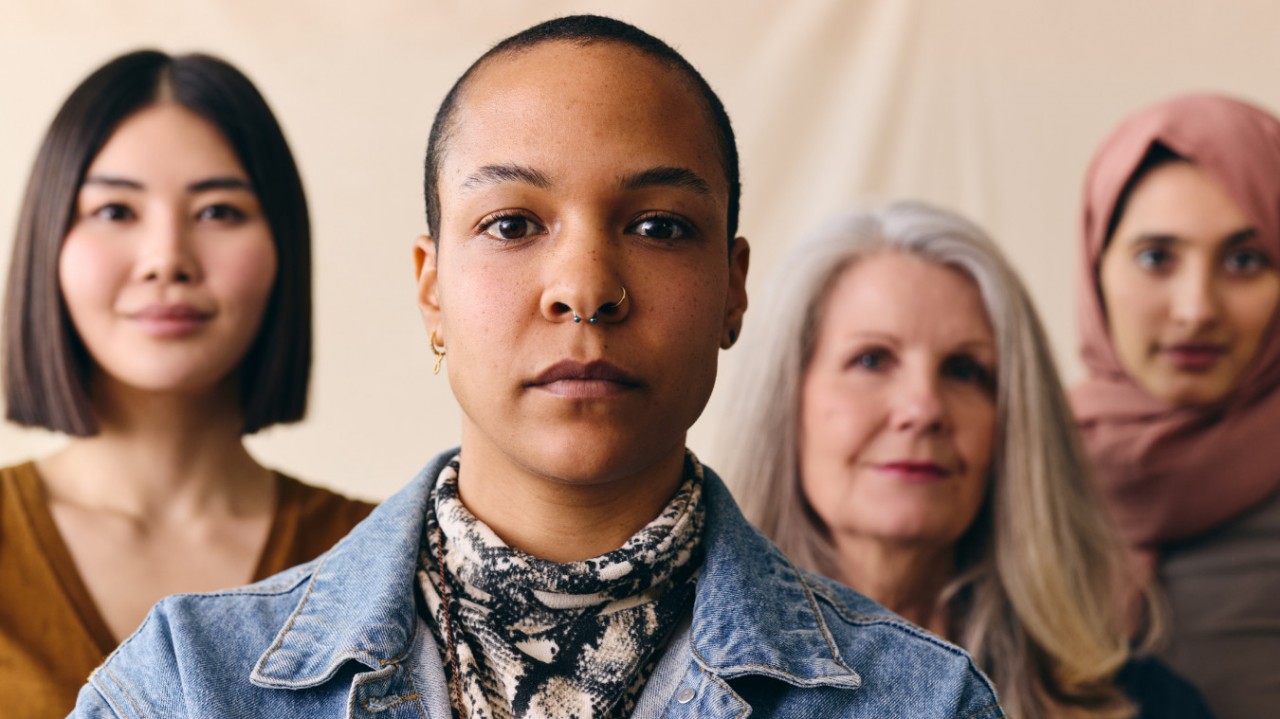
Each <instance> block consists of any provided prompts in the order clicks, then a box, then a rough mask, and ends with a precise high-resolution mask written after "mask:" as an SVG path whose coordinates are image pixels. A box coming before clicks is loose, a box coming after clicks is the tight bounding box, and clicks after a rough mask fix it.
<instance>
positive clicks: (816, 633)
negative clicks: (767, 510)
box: [690, 470, 862, 688]
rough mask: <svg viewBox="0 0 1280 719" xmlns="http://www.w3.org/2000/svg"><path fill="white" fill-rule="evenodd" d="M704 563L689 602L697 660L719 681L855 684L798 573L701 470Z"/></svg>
mask: <svg viewBox="0 0 1280 719" xmlns="http://www.w3.org/2000/svg"><path fill="white" fill-rule="evenodd" d="M703 496H704V497H705V498H706V501H707V523H706V527H705V535H704V537H703V542H704V544H705V547H706V560H705V565H704V567H703V571H702V577H701V579H700V580H699V581H698V594H697V599H696V600H695V603H694V610H693V628H692V632H691V635H690V637H691V643H692V645H693V654H694V658H695V661H697V662H698V664H699V665H701V666H702V667H703V668H704V669H705V670H706V671H708V672H711V673H712V674H715V675H716V676H718V677H720V678H722V679H726V680H727V679H734V678H737V677H741V676H746V675H752V674H754V675H763V676H768V677H772V678H774V679H779V680H781V681H784V682H787V683H788V684H791V685H793V686H800V687H806V686H832V687H845V688H857V687H859V686H861V684H862V678H861V676H860V675H859V673H858V672H857V671H855V670H854V669H853V668H852V667H850V666H849V665H848V664H847V663H846V662H845V660H844V658H843V657H842V656H841V655H840V651H839V649H838V648H837V646H836V642H835V641H834V640H833V638H832V636H831V633H830V631H829V630H828V628H827V624H826V621H825V619H824V618H823V616H822V613H821V611H820V610H819V607H818V599H817V598H816V597H815V596H814V593H813V591H812V589H811V588H810V587H809V586H808V584H806V582H805V580H804V578H803V575H802V574H801V572H800V570H799V569H797V568H796V566H795V565H793V564H792V563H791V562H790V561H789V560H788V559H787V558H786V557H784V556H783V554H782V552H781V551H779V550H778V548H777V547H775V546H774V545H773V544H772V543H771V542H769V541H768V540H766V539H765V538H764V537H763V536H762V535H761V534H760V533H759V532H758V531H756V530H755V529H754V528H753V527H751V525H749V524H748V523H747V521H746V519H744V518H743V516H742V513H741V512H740V511H739V510H738V507H737V505H736V504H735V503H734V501H733V499H732V497H731V496H730V494H729V490H728V489H727V488H726V487H725V485H724V483H723V482H721V480H720V478H719V477H717V476H716V475H715V473H714V472H712V471H710V470H707V472H706V488H705V492H704V494H703Z"/></svg>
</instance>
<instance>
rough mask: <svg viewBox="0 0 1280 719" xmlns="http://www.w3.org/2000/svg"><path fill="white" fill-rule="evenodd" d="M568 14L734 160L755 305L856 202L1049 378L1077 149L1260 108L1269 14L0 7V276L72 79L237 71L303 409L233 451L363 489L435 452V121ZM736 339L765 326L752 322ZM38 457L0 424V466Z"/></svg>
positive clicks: (724, 7)
mask: <svg viewBox="0 0 1280 719" xmlns="http://www.w3.org/2000/svg"><path fill="white" fill-rule="evenodd" d="M582 11H594V12H603V13H607V14H612V15H615V16H618V17H621V18H623V19H626V20H629V21H631V22H634V23H636V24H638V25H640V26H641V27H643V28H645V29H647V30H649V31H651V32H653V33H654V34H656V35H658V36H660V37H662V38H664V39H665V40H667V41H668V42H670V43H672V44H673V45H675V46H676V47H677V48H678V49H680V50H681V51H682V52H684V53H685V54H686V55H687V56H688V57H689V59H690V60H691V61H692V62H693V63H694V65H696V66H697V67H699V68H700V69H701V70H702V72H703V73H704V75H705V76H706V77H707V79H708V80H709V81H710V82H711V84H712V86H713V87H715V88H716V89H717V91H718V92H719V93H720V94H721V96H722V97H723V99H724V101H725V104H726V105H727V106H728V109H729V112H730V115H731V116H732V118H733V120H734V124H735V127H736V129H737V132H738V138H739V145H740V148H741V152H742V165H743V178H744V182H745V194H744V199H743V222H742V227H743V232H744V233H745V234H746V235H747V236H748V237H750V238H751V240H752V243H753V247H754V253H753V254H754V258H753V263H752V264H753V266H752V275H753V277H752V281H751V286H752V287H756V288H758V287H760V286H761V284H762V281H763V279H764V278H765V276H766V274H767V273H768V270H769V269H770V266H771V265H772V263H773V262H774V261H775V260H776V259H777V258H778V257H779V256H780V254H781V253H782V252H784V251H785V250H786V248H787V247H788V246H789V245H790V244H791V243H793V242H794V241H795V240H796V239H797V238H798V237H800V236H802V235H803V234H804V233H806V232H808V231H810V230H811V229H812V228H813V227H815V226H816V225H818V224H820V223H821V222H822V221H823V220H824V218H826V217H828V216H830V215H831V214H833V213H835V212H837V211H839V210H841V209H844V208H847V207H850V206H852V205H854V204H855V203H857V202H859V201H865V200H866V199H867V198H873V199H874V198H881V199H884V198H897V197H917V198H923V199H927V200H931V201H934V202H938V203H942V204H945V205H949V206H951V207H954V208H957V209H959V210H962V211H963V212H965V213H967V214H969V215H970V216H972V217H973V218H974V219H976V220H978V221H979V222H981V223H982V224H984V225H985V226H986V227H988V228H989V229H990V231H991V232H992V233H993V234H994V236H995V237H996V239H997V240H998V241H999V242H1000V243H1001V244H1002V245H1003V246H1004V247H1005V248H1006V249H1007V251H1008V252H1009V254H1010V255H1011V257H1012V259H1013V261H1014V263H1015V264H1016V265H1017V266H1018V267H1019V268H1020V269H1021V271H1022V272H1023V276H1024V277H1025V278H1026V280H1027V282H1028V284H1029V285H1030V286H1031V288H1032V291H1033V293H1034V295H1035V297H1036V299H1037V301H1038V303H1039V306H1040V309H1041V311H1042V314H1043V316H1044V318H1045V321H1046V322H1047V324H1048V326H1049V329H1050V332H1051V335H1052V337H1053V341H1054V344H1055V348H1056V350H1057V355H1058V357H1059V359H1060V361H1061V364H1062V366H1063V368H1064V370H1065V371H1066V374H1067V376H1068V377H1072V378H1074V377H1078V375H1079V363H1078V361H1077V359H1076V358H1075V342H1074V336H1073V332H1074V329H1073V321H1072V316H1071V306H1072V305H1071V292H1072V287H1071V277H1072V272H1073V267H1074V265H1073V262H1074V258H1075V254H1074V252H1075V229H1076V222H1077V219H1076V203H1077V194H1078V190H1079V185H1080V176H1081V173H1082V171H1083V169H1084V166H1085V163H1086V162H1087V159H1088V155H1089V153H1090V151H1091V150H1092V147H1093V145H1094V144H1095V143H1096V142H1097V141H1098V140H1099V139H1100V138H1101V136H1102V135H1103V134H1104V133H1105V132H1106V131H1107V129H1108V128H1109V127H1110V126H1111V125H1112V124H1113V123H1114V122H1115V121H1116V120H1117V119H1118V118H1120V117H1121V116H1122V115H1123V114H1125V113H1126V112H1127V111H1128V110H1130V109H1132V108H1134V107H1136V106H1138V105H1141V104H1143V103H1146V102H1149V101H1152V100H1155V99H1158V98H1161V97H1164V96H1166V95H1169V94H1172V93H1176V92H1182V91H1187V90H1193V89H1213V90H1219V91H1225V92H1230V93H1235V94H1239V95H1241V96H1244V97H1247V98H1251V99H1253V100H1254V101H1257V102H1259V103H1261V104H1263V105H1265V106H1268V107H1271V108H1280V76H1278V75H1277V69H1278V68H1280V43H1277V42H1276V37H1277V35H1278V34H1280V5H1277V4H1275V3H1272V2H1267V1H1265V0H1256V1H1249V0H1237V1H1236V2H1232V3H1225V2H1220V1H1214V0H1075V1H1074V2H1070V3H1065V2H1056V1H1050V0H1039V1H1037V0H936V1H927V0H865V1H861V2H854V1H849V0H845V1H839V0H795V1H793V2H788V3H782V2H750V1H747V0H722V1H720V2H691V1H689V0H684V1H680V2H676V1H663V2H586V1H582V2H570V1H567V0H558V1H555V2H512V1H506V2H479V1H472V2H463V1H461V0H453V1H450V0H360V1H359V2H350V0H337V1H332V2H328V1H326V2H320V1H318V0H307V1H303V0H206V1H205V2H196V1H194V0H187V1H178V0H111V1H110V2H89V1H87V0H79V1H71V0H47V1H45V2H32V1H30V0H0V259H3V264H4V265H5V266H7V262H8V255H9V247H10V245H11V242H12V232H13V228H14V226H15V224H16V221H17V217H16V216H17V206H18V202H19V200H20V198H21V194H22V191H23V188H24V186H25V183H26V177H27V173H28V172H29V171H30V166H31V162H32V159H33V157H34V154H35V149H36V145H37V142H38V141H39V138H40V136H41V135H42V133H43V132H44V129H45V126H46V125H47V123H48V122H49V120H50V119H51V118H52V116H53V114H54V112H55V110H56V109H57V107H58V105H59V103H61V102H62V100H63V99H64V97H65V96H66V94H67V93H68V92H69V91H70V89H71V88H72V87H73V86H74V85H75V84H76V83H77V82H79V81H80V80H81V79H82V78H83V77H84V75H85V74H86V73H88V72H89V71H90V70H91V69H92V68H94V67H96V66H97V65H98V64H100V63H101V62H103V61H105V60H107V59H108V58H110V57H112V56H114V55H116V54H119V53H120V52H123V51H126V50H129V49H132V48H136V47H139V46H156V47H159V48H161V49H165V50H170V51H187V50H204V51H209V52H213V53H215V54H218V55H222V56H223V57H225V58H227V59H229V60H231V61H233V62H235V63H236V64H238V65H239V66H240V67H241V68H242V69H243V70H245V72H247V73H248V74H249V75H250V76H251V77H252V78H253V79H254V80H255V81H256V82H257V83H258V84H259V86H260V87H261V89H262V90H263V92H264V93H265V94H266V96H267V98H268V99H269V101H270V102H271V104H272V106H273V107H274V109H275V110H276V112H277V114H278V115H279V117H280V120H281V122H282V123H283V125H284V128H285V132H286V134H287V135H288V137H289V139H290V141H291V142H292V145H293V149H294V151H295V153H296V155H297V157H298V159H299V163H300V165H301V167H302V172H303V178H304V181H305V182H306V186H307V190H308V194H309V198H310V201H311V206H312V210H313V220H314V226H315V273H316V292H317V295H316V329H317V336H318V345H317V351H316V360H315V374H314V382H313V389H312V395H311V401H312V403H311V412H310V417H309V418H308V420H307V421H306V422H305V423H303V424H300V425H297V426H293V427H287V428H278V429H275V430H271V431H268V432H265V433H263V434H262V435H261V436H259V437H255V438H253V439H252V441H251V444H252V447H253V450H254V452H255V453H256V454H257V455H258V456H259V457H261V458H262V459H263V460H264V461H266V462H267V463H268V464H271V465H274V466H277V467H280V468H282V469H284V470H286V471H289V472H292V473H295V474H296V475H298V476H300V477H303V478H306V479H309V480H312V481H316V482H320V483H323V484H327V485H330V486H334V487H338V488H341V489H342V490H344V491H346V492H348V493H350V494H353V495H358V496H362V497H370V498H381V497H385V496H386V495H388V494H390V493H391V492H393V491H395V489H397V488H398V487H399V486H400V485H402V484H403V483H404V482H405V481H407V480H408V479H409V478H410V477H411V476H412V475H413V474H414V473H415V472H416V471H417V469H418V468H419V467H420V466H421V465H422V464H423V463H424V462H425V461H426V459H427V458H428V457H430V456H431V455H432V454H433V453H434V452H436V451H437V450H439V449H441V448H443V447H446V446H449V445H450V444H452V443H454V442H456V440H457V437H458V410H457V406H456V404H455V403H454V401H453V398H452V395H451V394H450V393H449V389H448V387H447V384H446V381H445V380H444V379H443V376H441V377H433V376H432V375H431V371H430V366H431V363H430V357H431V355H430V352H429V350H428V348H427V340H426V334H425V333H424V332H423V330H422V326H421V323H420V321H419V319H418V315H417V310H416V307H415V305H414V297H413V295H414V292H413V290H414V286H413V282H412V272H411V265H410V246H411V245H410V243H411V241H412V239H413V237H414V236H415V235H417V234H418V233H420V232H422V231H423V227H424V221H423V217H422V208H421V204H422V202H421V190H420V181H421V178H420V167H421V156H422V152H423V149H424V147H425V142H426V136H427V130H428V127H429V124H430V121H431V117H432V114H433V113H434V111H435V108H436V106H437V105H438V104H439V102H440V99H441V98H442V96H443V95H444V93H445V91H446V90H447V89H448V87H449V85H450V84H451V83H452V81H453V80H454V78H455V77H456V76H457V75H458V74H459V73H460V72H461V71H462V70H463V69H464V68H465V67H466V66H467V65H468V64H469V63H470V62H471V61H472V60H473V59H474V58H475V57H476V56H477V55H479V54H480V53H481V52H482V51H483V50H484V49H486V48H487V47H488V46H489V45H491V44H492V43H493V42H495V41H497V40H498V39H500V38H502V37H504V36H506V35H508V34H510V33H512V32H514V31H517V30H519V29H521V28H523V27H526V26H528V25H531V24H533V23H534V22H537V21H539V20H542V19H546V18H549V17H553V16H555V15H560V14H565V13H571V12H582ZM3 281H4V278H3V276H0V283H3ZM746 331H748V332H767V331H768V328H766V327H760V326H757V325H754V324H752V323H751V314H750V312H748V316H747V326H746ZM724 389H725V387H724V386H723V385H722V387H721V388H720V390H718V391H719V392H721V393H722V392H723V390H724ZM717 396H720V395H717ZM716 404H717V403H716V401H715V400H714V399H713V402H712V406H711V408H710V409H709V410H708V412H707V413H706V414H705V415H704V417H703V419H702V420H701V421H700V422H699V423H698V425H696V426H695V428H694V430H693V432H692V435H691V440H690V443H691V446H692V447H693V448H694V449H695V450H697V449H699V448H700V447H704V446H706V445H708V444H709V439H710V438H711V437H712V435H713V432H714V429H715V420H716ZM59 441H60V439H59V438H57V437H54V436H49V435H47V434H44V433H40V432H31V431H22V430H18V429H17V428H15V427H12V426H10V425H0V464H3V463H9V462H13V461H17V460H19V459H21V458H25V457H29V456H34V455H39V454H41V453H44V452H47V451H49V450H50V449H51V448H53V447H56V446H57V444H58V442H59ZM704 459H709V460H710V462H711V463H712V464H713V465H714V464H715V457H714V456H712V455H710V454H708V453H704Z"/></svg>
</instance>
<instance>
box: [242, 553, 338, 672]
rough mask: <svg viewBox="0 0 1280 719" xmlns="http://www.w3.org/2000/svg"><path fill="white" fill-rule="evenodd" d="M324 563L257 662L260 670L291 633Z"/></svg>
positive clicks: (323, 563) (309, 598)
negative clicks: (281, 628) (282, 627)
mask: <svg viewBox="0 0 1280 719" xmlns="http://www.w3.org/2000/svg"><path fill="white" fill-rule="evenodd" d="M325 563H327V558H326V561H325V562H321V563H320V565H319V566H317V567H316V569H315V571H314V572H313V573H312V574H311V580H310V581H309V582H307V591H306V592H305V593H304V594H303V595H302V601H301V602H299V603H298V608H297V609H295V610H294V611H293V614H291V615H290V616H289V621H288V622H286V623H285V625H284V629H283V630H282V631H281V632H280V636H278V637H276V640H275V641H274V642H272V643H271V646H270V647H269V648H268V649H267V651H266V652H265V653H264V654H263V655H262V658H261V659H260V660H258V666H259V667H261V668H262V669H264V670H265V669H266V665H267V662H269V661H271V657H272V655H274V654H275V653H276V652H277V651H278V650H279V649H280V646H281V645H282V644H284V641H285V637H287V636H288V635H289V632H291V631H293V623H294V622H295V621H297V619H298V617H299V616H301V615H302V611H303V609H305V608H306V606H307V602H310V601H311V592H312V590H314V589H315V586H316V577H318V576H319V575H320V570H321V569H323V568H324V565H325ZM263 676H272V677H273V678H283V677H275V676H274V675H268V674H266V672H265V671H264V672H263Z"/></svg>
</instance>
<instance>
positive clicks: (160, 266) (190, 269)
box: [136, 216, 200, 284]
mask: <svg viewBox="0 0 1280 719" xmlns="http://www.w3.org/2000/svg"><path fill="white" fill-rule="evenodd" d="M143 232H144V235H143V237H142V242H141V247H140V249H139V257H138V263H137V267H136V277H137V278H138V279H140V280H142V281H146V282H162V283H184V284H185V283H191V282H196V281H198V280H199V279H200V263H199V260H198V259H197V257H196V254H195V251H194V249H195V248H194V247H193V245H192V237H191V236H190V232H189V228H188V227H187V225H186V222H184V221H183V218H181V217H176V216H175V217H165V218H162V219H161V218H155V219H153V220H152V221H150V222H149V223H147V224H146V225H145V226H144V229H143Z"/></svg>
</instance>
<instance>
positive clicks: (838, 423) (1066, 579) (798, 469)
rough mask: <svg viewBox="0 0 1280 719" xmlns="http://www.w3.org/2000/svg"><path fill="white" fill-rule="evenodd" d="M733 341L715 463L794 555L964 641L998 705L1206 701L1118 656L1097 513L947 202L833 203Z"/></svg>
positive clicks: (1015, 317) (998, 281) (1123, 640)
mask: <svg viewBox="0 0 1280 719" xmlns="http://www.w3.org/2000/svg"><path fill="white" fill-rule="evenodd" d="M760 307H761V309H760V313H761V314H763V315H765V317H764V320H763V321H760V322H759V323H758V324H756V325H755V326H754V327H749V328H748V331H747V332H746V333H745V335H744V337H743V341H744V343H745V344H746V346H747V351H746V352H743V353H742V356H743V357H745V358H749V359H750V362H749V363H748V364H744V365H741V366H739V367H737V368H736V369H737V370H738V372H737V376H736V377H735V378H734V379H735V380H736V383H735V384H734V387H735V390H736V391H735V392H734V394H733V398H734V399H733V400H732V401H733V402H734V406H733V407H732V408H731V411H729V412H728V413H727V418H728V422H727V425H726V432H725V435H724V436H725V437H726V438H727V439H728V440H729V442H726V446H725V447H724V448H722V449H723V450H724V451H723V452H722V455H723V457H724V459H723V460H722V461H725V462H726V463H727V464H728V465H729V467H728V471H727V472H726V473H725V476H726V477H730V478H731V481H732V483H733V485H734V486H733V489H734V491H735V494H736V496H737V498H738V500H739V502H740V503H741V505H742V507H743V510H744V512H745V513H746V515H747V517H748V518H749V519H751V520H752V521H753V522H755V523H756V524H757V526H758V527H760V528H761V529H762V530H763V531H764V533H765V534H767V535H769V536H770V537H771V538H772V539H773V540H774V541H775V542H777V543H778V544H779V545H780V546H781V547H782V549H783V550H784V551H785V552H787V553H788V554H789V555H790V557H791V558H792V559H793V561H795V562H796V563H797V564H799V565H801V566H802V567H805V568H807V569H811V570H815V571H817V572H819V573H821V574H825V575H827V576H829V577H832V578H835V579H838V580H840V581H843V582H845V583H846V584H849V585H850V586H852V587H854V588H856V589H858V590H859V591H861V592H863V593H864V594H867V595H868V596H870V597H872V598H873V599H876V600H877V601H879V602H880V603H881V604H884V605H885V606H887V607H888V608H890V609H892V610H894V611H896V612H898V613H899V614H901V615H903V616H904V617H906V618H907V619H910V620H912V621H914V622H915V623H917V624H919V625H920V626H922V627H925V628H927V629H929V630H931V631H933V632H934V633H936V634H939V635H941V636H943V637H946V638H948V639H951V640H953V641H956V642H958V643H960V644H961V645H963V646H964V647H965V648H966V649H967V650H969V652H971V653H972V654H973V656H974V659H975V660H976V661H977V662H978V663H979V666H981V667H982V668H983V670H984V671H986V672H987V673H988V674H989V675H990V676H991V677H992V679H993V680H994V681H995V683H996V686H997V688H998V690H999V691H1000V692H1001V697H1002V704H1003V705H1004V706H1005V707H1006V710H1007V711H1008V712H1009V714H1010V716H1012V717H1017V718H1019V719H1031V718H1032V717H1132V716H1151V717H1154V716H1161V717H1169V716H1187V717H1192V716H1197V717H1200V716H1207V712H1205V710H1204V709H1203V705H1202V703H1201V702H1200V700H1199V698H1198V696H1196V694H1195V692H1194V690H1193V689H1191V688H1190V687H1189V686H1188V685H1186V684H1185V682H1183V681H1182V680H1180V679H1178V678H1177V677H1175V676H1173V675H1172V674H1171V673H1170V672H1168V670H1167V669H1165V668H1163V667H1162V666H1161V665H1159V664H1157V663H1156V662H1155V661H1154V660H1150V659H1144V660H1135V659H1134V658H1133V657H1132V656H1131V653H1130V638H1129V632H1128V631H1127V628H1126V624H1127V622H1126V619H1125V617H1124V611H1123V605H1124V602H1123V601H1121V598H1120V597H1121V594H1122V593H1123V591H1124V590H1123V588H1122V586H1121V585H1122V569H1121V567H1122V566H1123V561H1124V556H1125V555H1124V550H1123V548H1122V545H1121V543H1120V541H1119V540H1118V538H1117V536H1116V532H1115V530H1114V529H1113V528H1112V527H1111V526H1110V524H1109V523H1108V522H1107V521H1106V520H1105V513H1104V512H1103V510H1102V509H1101V504H1100V502H1099V498H1098V497H1097V495H1096V492H1095V491H1094V489H1093V487H1092V485H1091V483H1090V480H1089V475H1088V468H1087V462H1086V460H1085V457H1084V455H1083V453H1082V450H1081V446H1080V441H1079V439H1078V437H1077V435H1076V432H1075V429H1074V422H1073V420H1072V417H1071V412H1070V409H1069V407H1068V405H1067V401H1066V398H1065V396H1064V394H1063V391H1062V388H1061V385H1060V382H1059V379H1058V375H1057V372H1056V370H1055V368H1054V364H1053V360H1052V356H1051V354H1050V350H1049V345H1048V341H1047V339H1046V337H1045V334H1044V331H1043V329H1042V328H1041V325H1040V322H1039V320H1038V319H1037V317H1036V313H1035V310H1034V308H1033V306H1032V304H1031V301H1030V298H1029V297H1028V295H1027V292H1026V290H1025V289H1024V288H1023V286H1022V283H1021V282H1020V281H1019V280H1018V278H1017V276H1016V275H1015V274H1014V272H1013V270H1012V269H1011V268H1010V266H1009V265H1008V263H1007V262H1006V261H1005V260H1004V258H1003V257H1002V256H1001V254H1000V252H999V250H998V249H997V248H996V246H995V245H994V244H993V243H992V242H991V241H990V240H989V239H988V238H987V237H986V236H985V234H984V233H983V232H982V231H981V230H980V229H979V228H978V227H976V226H974V225H973V224H972V223H970V222H968V221H966V220H964V219H963V218H961V217H958V216H957V215H955V214H952V213H950V212H947V211H944V210H939V209H935V208H932V207H929V206H926V205H922V204H916V203H899V204H894V205H890V206H888V207H886V208H884V209H881V210H878V211H870V212H857V213H853V214H850V215H847V216H844V217H842V218H840V219H839V221H837V222H835V223H834V224H832V225H830V226H829V227H828V228H826V229H825V230H824V231H822V232H820V233H819V234H818V235H817V236H815V237H814V238H813V239H812V240H811V241H810V242H807V243H805V244H802V245H801V246H799V247H797V248H796V249H795V251H794V252H793V253H792V254H791V256H790V258H789V259H788V260H787V261H786V263H785V264H784V265H783V266H782V267H781V268H780V270H779V272H778V273H777V274H776V275H775V276H774V277H773V282H772V285H771V287H770V288H769V291H768V292H767V296H766V298H765V301H764V302H762V303H760Z"/></svg>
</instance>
